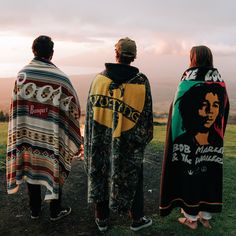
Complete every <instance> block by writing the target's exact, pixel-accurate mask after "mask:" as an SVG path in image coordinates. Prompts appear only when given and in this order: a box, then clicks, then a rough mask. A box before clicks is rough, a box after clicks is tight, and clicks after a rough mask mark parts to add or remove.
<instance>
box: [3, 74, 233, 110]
mask: <svg viewBox="0 0 236 236" xmlns="http://www.w3.org/2000/svg"><path fill="white" fill-rule="evenodd" d="M94 77H95V75H72V76H70V79H71V82H72V84H73V85H74V87H75V89H76V91H77V93H78V96H79V100H80V104H81V108H82V111H85V109H86V101H87V96H88V91H89V88H90V84H91V82H92V80H93V79H94ZM13 84H14V78H0V85H1V86H0V110H3V111H4V112H8V110H9V106H10V99H11V94H12V89H13ZM150 84H151V90H152V97H153V110H154V111H155V112H156V113H166V112H168V109H169V105H170V102H171V100H172V99H173V97H174V93H175V90H176V86H177V84H178V81H177V80H174V81H173V80H171V79H170V78H161V79H159V80H158V79H157V80H153V79H152V80H150ZM227 89H228V93H229V97H230V103H231V114H233V115H236V93H235V90H236V83H235V82H227Z"/></svg>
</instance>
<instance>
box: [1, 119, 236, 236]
mask: <svg viewBox="0 0 236 236" xmlns="http://www.w3.org/2000/svg"><path fill="white" fill-rule="evenodd" d="M165 128H166V127H165V126H157V127H155V137H154V139H153V141H152V143H151V147H150V148H151V150H152V151H153V152H162V150H163V147H164V141H165ZM6 135H7V124H6V123H0V166H1V168H4V162H5V153H6ZM235 144H236V125H229V126H228V127H227V130H226V137H225V158H224V196H223V199H224V205H223V211H222V213H221V214H215V215H214V217H213V219H212V225H213V229H212V230H207V229H204V228H203V227H200V225H199V227H198V229H197V230H196V231H191V230H189V229H187V228H185V227H183V226H182V225H179V224H178V223H176V221H177V218H178V217H179V216H180V214H179V210H175V211H174V212H173V213H172V214H171V215H169V216H167V217H165V218H160V217H159V215H158V213H156V214H154V215H152V218H153V222H154V223H153V226H152V227H151V228H150V230H149V229H148V230H145V231H143V233H144V234H142V233H141V232H140V234H138V235H152V236H155V235H162V236H165V235H176V236H187V235H199V236H204V235H206V236H221V235H225V236H228V235H236V145H235ZM107 235H111V236H123V235H125V236H126V235H127V236H129V235H137V233H133V232H130V231H129V230H127V228H125V227H123V226H117V227H114V228H113V229H112V230H111V231H109V233H108V234H107Z"/></svg>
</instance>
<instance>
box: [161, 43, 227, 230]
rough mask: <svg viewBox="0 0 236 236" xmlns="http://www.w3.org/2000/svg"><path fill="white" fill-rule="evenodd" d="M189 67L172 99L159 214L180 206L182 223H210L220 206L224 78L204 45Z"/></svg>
mask: <svg viewBox="0 0 236 236" xmlns="http://www.w3.org/2000/svg"><path fill="white" fill-rule="evenodd" d="M190 61H191V64H190V68H189V69H188V70H186V71H185V72H184V74H183V76H182V79H181V82H180V83H179V86H178V89H177V92H176V95H175V99H174V101H173V103H172V105H171V109H170V113H169V121H168V126H167V138H166V144H165V154H164V161H163V167H162V180H161V197H160V207H159V208H160V214H161V215H162V216H166V215H168V214H170V212H171V211H172V209H173V208H175V207H180V208H181V212H182V213H183V215H184V217H181V218H179V219H178V221H179V223H181V224H184V225H186V226H188V227H189V228H191V229H196V228H197V226H198V225H197V221H198V220H199V221H200V222H201V223H202V224H203V226H204V227H206V228H211V225H210V223H209V220H210V219H211V218H212V214H211V213H214V212H215V213H216V212H221V210H222V182H223V181H222V179H223V138H224V132H225V128H226V124H227V118H228V113H229V100H228V96H227V92H226V86H225V83H224V81H223V80H222V79H221V76H220V74H219V72H218V70H217V69H216V68H213V58H212V53H211V51H210V49H209V48H208V47H206V46H196V47H193V48H192V50H191V52H190Z"/></svg>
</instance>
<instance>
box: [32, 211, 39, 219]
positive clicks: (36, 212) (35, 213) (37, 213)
mask: <svg viewBox="0 0 236 236" xmlns="http://www.w3.org/2000/svg"><path fill="white" fill-rule="evenodd" d="M39 215H40V212H38V211H31V216H30V218H31V219H32V220H37V219H39Z"/></svg>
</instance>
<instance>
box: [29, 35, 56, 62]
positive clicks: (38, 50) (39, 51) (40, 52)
mask: <svg viewBox="0 0 236 236" xmlns="http://www.w3.org/2000/svg"><path fill="white" fill-rule="evenodd" d="M53 46H54V43H53V41H52V39H51V38H50V37H48V36H45V35H41V36H39V37H38V38H36V39H35V40H34V42H33V44H32V50H33V53H34V55H35V56H36V57H39V58H46V59H49V58H50V57H51V56H52V53H53Z"/></svg>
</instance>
